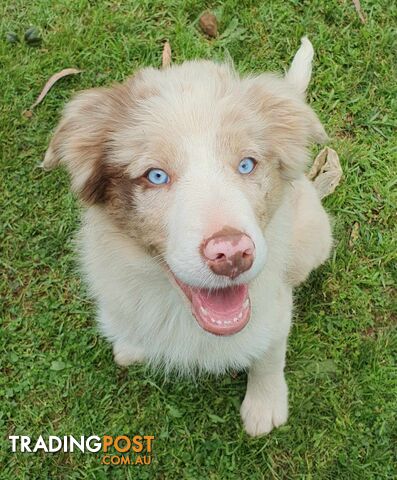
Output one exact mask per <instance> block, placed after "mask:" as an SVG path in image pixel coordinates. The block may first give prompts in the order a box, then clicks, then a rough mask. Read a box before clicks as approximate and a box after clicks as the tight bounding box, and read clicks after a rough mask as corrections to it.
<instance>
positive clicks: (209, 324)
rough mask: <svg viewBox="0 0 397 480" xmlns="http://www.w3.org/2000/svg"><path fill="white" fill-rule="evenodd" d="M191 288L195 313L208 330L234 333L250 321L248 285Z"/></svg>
mask: <svg viewBox="0 0 397 480" xmlns="http://www.w3.org/2000/svg"><path fill="white" fill-rule="evenodd" d="M184 290H185V288H184ZM189 290H190V292H189V293H190V297H191V302H192V312H193V315H194V316H195V318H196V320H197V322H198V323H199V325H200V326H201V327H202V328H203V329H204V330H206V331H207V332H211V333H214V334H215V335H232V334H234V333H237V332H239V331H240V330H242V329H243V328H244V327H245V325H246V324H247V323H248V320H249V317H250V313H251V307H250V301H249V296H248V287H247V285H238V286H235V287H228V288H223V289H220V290H216V291H210V290H205V289H200V288H192V287H189Z"/></svg>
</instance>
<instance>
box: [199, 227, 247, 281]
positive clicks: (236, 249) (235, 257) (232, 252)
mask: <svg viewBox="0 0 397 480" xmlns="http://www.w3.org/2000/svg"><path fill="white" fill-rule="evenodd" d="M201 253H202V256H203V258H204V260H205V261H206V263H207V265H208V266H209V267H210V269H211V270H212V271H213V272H214V273H216V274H217V275H224V276H226V277H230V278H236V277H238V276H239V275H240V274H241V273H243V272H245V271H246V270H249V269H250V268H251V266H252V264H253V262H254V256H255V245H254V243H253V241H252V240H251V239H250V237H249V236H248V235H246V234H245V233H242V232H240V231H238V230H235V229H231V228H228V229H223V230H221V231H220V232H217V233H215V234H214V235H212V237H210V238H208V239H206V240H204V243H203V246H202V249H201Z"/></svg>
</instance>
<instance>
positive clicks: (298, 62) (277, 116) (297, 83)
mask: <svg viewBox="0 0 397 480" xmlns="http://www.w3.org/2000/svg"><path fill="white" fill-rule="evenodd" d="M312 57H313V48H312V46H311V43H310V42H309V40H308V39H302V46H301V48H300V49H299V50H298V52H297V54H296V55H295V57H294V60H293V62H292V65H291V68H290V70H289V71H288V73H287V75H286V77H285V78H280V77H278V76H276V75H272V74H263V75H260V76H258V77H256V78H251V79H247V81H248V95H249V97H248V102H249V103H250V104H251V106H252V108H255V110H256V111H258V112H259V115H260V116H261V118H262V122H263V123H262V125H263V136H264V140H265V142H266V146H267V156H268V158H269V159H270V160H272V159H273V160H275V161H277V162H278V165H279V168H280V171H281V175H282V176H283V178H285V179H287V180H293V179H295V178H298V177H299V176H300V175H301V174H302V172H303V171H304V169H305V166H306V163H307V160H308V147H309V145H310V144H311V143H313V142H317V143H323V142H324V141H325V140H326V139H327V134H326V133H325V131H324V128H323V126H322V125H321V122H320V120H319V119H318V117H317V115H316V114H315V113H314V111H313V110H312V109H311V108H310V107H309V106H308V105H307V104H306V102H305V100H304V95H303V94H304V92H305V90H306V87H307V85H308V82H309V80H310V73H311V59H312Z"/></svg>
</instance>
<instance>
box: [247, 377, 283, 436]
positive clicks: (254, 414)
mask: <svg viewBox="0 0 397 480" xmlns="http://www.w3.org/2000/svg"><path fill="white" fill-rule="evenodd" d="M240 413H241V418H242V419H243V422H244V427H245V430H246V432H247V433H248V435H251V436H253V437H257V436H260V435H265V434H267V433H269V432H271V431H272V430H273V428H275V427H279V426H280V425H283V424H284V423H285V422H286V421H287V419H288V389H287V384H286V383H285V380H284V378H282V379H279V380H276V382H275V384H273V385H269V388H268V389H266V390H265V391H255V392H249V391H248V390H247V393H246V395H245V398H244V401H243V403H242V405H241V409H240Z"/></svg>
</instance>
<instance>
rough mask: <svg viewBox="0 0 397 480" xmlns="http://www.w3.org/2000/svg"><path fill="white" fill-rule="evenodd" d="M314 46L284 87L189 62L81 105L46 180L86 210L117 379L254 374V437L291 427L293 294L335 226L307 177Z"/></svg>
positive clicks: (90, 258)
mask: <svg viewBox="0 0 397 480" xmlns="http://www.w3.org/2000/svg"><path fill="white" fill-rule="evenodd" d="M312 58H313V48H312V45H311V43H310V42H309V40H308V39H307V38H303V39H302V45H301V47H300V49H299V50H298V52H297V54H296V55H295V57H294V60H293V62H292V65H291V67H290V69H289V70H288V72H287V74H286V75H285V76H284V77H281V76H277V75H273V74H262V75H256V76H247V77H242V78H241V77H240V76H239V75H238V74H237V73H236V72H235V71H234V70H233V68H232V67H231V66H230V65H223V64H217V63H214V62H210V61H189V62H185V63H183V64H182V65H176V66H172V67H170V68H167V69H163V70H156V69H154V68H144V69H142V70H140V71H139V72H138V73H136V74H135V75H134V76H132V77H131V78H129V79H128V80H127V81H126V82H125V83H123V84H121V85H115V86H112V87H110V88H96V89H92V90H88V91H85V92H83V93H80V94H79V95H77V96H76V97H75V98H74V99H73V100H72V101H71V102H70V103H69V104H68V105H67V106H66V108H65V111H64V114H63V117H62V120H61V122H60V124H59V126H58V128H57V130H56V132H55V134H54V137H53V139H52V141H51V143H50V145H49V148H48V150H47V153H46V156H45V160H44V162H43V166H44V168H46V169H50V168H52V167H54V166H56V165H57V164H58V163H61V164H63V165H65V166H66V168H67V170H68V171H69V173H70V176H71V183H72V189H73V191H74V192H75V193H76V194H77V196H78V197H79V198H80V199H81V201H82V203H83V204H84V206H85V212H84V216H83V225H82V228H81V231H80V236H79V239H80V242H79V245H80V256H81V262H82V266H83V271H84V273H85V276H86V279H87V283H88V286H89V288H90V291H91V293H92V295H93V297H94V298H95V299H96V301H97V305H98V321H99V325H100V327H101V330H102V332H103V333H104V335H105V336H106V337H107V338H108V339H109V340H110V342H111V343H112V344H113V351H114V357H115V361H116V362H117V363H118V364H120V365H130V364H132V363H134V362H140V361H147V362H149V363H151V364H153V365H155V366H162V367H164V368H165V369H168V370H170V369H177V370H178V371H182V372H185V373H199V372H202V371H207V372H214V373H217V374H219V373H223V372H225V371H227V370H230V369H233V370H234V369H238V370H241V369H248V371H249V373H248V386H247V392H246V395H245V399H244V401H243V403H242V406H241V416H242V419H243V422H244V425H245V429H246V431H247V432H248V433H249V434H250V435H261V434H265V433H268V432H270V431H271V430H272V428H273V427H277V426H279V425H281V424H283V423H285V422H286V420H287V414H288V405H287V385H286V382H285V379H284V373H283V370H284V364H285V352H286V345H287V336H288V331H289V329H290V325H291V312H292V288H293V287H294V286H296V285H298V284H299V283H300V282H302V281H303V280H305V278H306V277H307V276H308V274H309V272H310V271H311V270H312V269H314V268H316V267H317V266H319V265H320V264H321V263H323V262H324V261H325V260H326V259H327V257H328V255H329V253H330V248H331V229H330V224H329V219H328V216H327V214H326V213H325V211H324V209H323V207H322V206H321V203H320V200H319V197H318V195H317V192H316V191H315V189H314V187H313V186H312V184H311V183H310V182H309V181H308V180H307V179H306V178H305V176H304V169H305V166H306V163H307V160H308V152H307V148H308V146H309V144H310V143H311V142H321V141H323V140H324V139H325V138H326V135H325V132H324V129H323V127H322V125H321V123H320V121H319V119H318V118H317V116H316V114H315V113H314V112H313V110H312V109H311V108H310V107H309V106H308V105H307V104H306V103H305V91H306V88H307V86H308V83H309V80H310V76H311V62H312Z"/></svg>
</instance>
